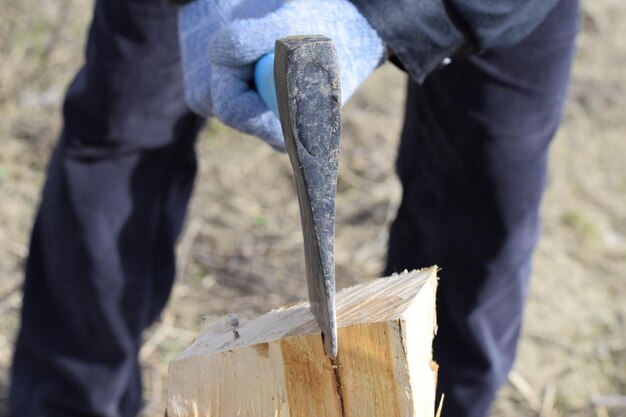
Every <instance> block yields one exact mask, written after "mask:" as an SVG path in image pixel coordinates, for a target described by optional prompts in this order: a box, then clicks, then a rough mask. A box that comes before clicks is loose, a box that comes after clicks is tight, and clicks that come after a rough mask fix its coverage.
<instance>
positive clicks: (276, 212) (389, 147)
mask: <svg viewBox="0 0 626 417" xmlns="http://www.w3.org/2000/svg"><path fill="white" fill-rule="evenodd" d="M584 6H585V16H584V19H583V24H584V25H583V27H584V33H583V35H582V36H581V38H580V41H579V44H580V51H579V54H578V58H577V63H576V68H575V74H574V83H573V87H572V97H571V100H570V103H569V106H568V111H567V114H566V117H565V121H564V125H563V128H562V129H561V131H560V133H559V135H558V138H557V140H556V142H555V144H554V146H553V148H552V161H551V175H550V184H549V189H548V192H547V196H546V200H545V204H544V210H543V221H544V237H543V240H542V242H541V244H540V247H539V250H538V253H537V256H536V261H535V271H534V280H533V285H532V289H531V294H530V300H529V303H528V309H527V318H526V325H525V330H524V335H523V339H522V343H521V346H520V352H519V358H518V361H517V365H516V369H515V372H514V373H513V374H512V377H511V383H510V384H508V385H507V387H505V389H504V390H503V391H502V393H501V395H500V398H499V400H498V402H497V404H496V407H495V410H494V415H496V416H502V417H504V416H510V417H513V416H541V417H557V416H571V417H574V416H576V417H578V416H598V417H605V416H614V417H617V416H624V415H626V408H625V407H624V406H623V401H622V403H620V402H619V401H617V402H615V401H613V402H611V401H607V400H606V398H604V397H602V396H606V395H625V394H626V302H625V301H624V300H626V287H625V286H624V282H625V279H626V163H625V162H624V159H625V156H626V141H625V140H624V132H626V119H625V118H624V115H625V114H626V97H625V96H624V92H625V90H626V38H624V36H623V34H622V33H621V27H622V26H623V24H624V21H625V20H626V3H624V2H623V1H621V0H596V1H595V2H592V1H591V0H589V1H588V2H587V3H585V5H584ZM90 7H91V5H90V4H85V3H84V2H79V1H77V0H50V1H48V2H45V3H44V2H39V1H35V0H22V1H20V2H15V1H11V0H0V10H2V11H3V19H2V23H0V132H1V133H2V136H3V146H2V147H1V148H0V201H2V203H1V204H0V273H1V274H2V276H3V279H2V280H0V316H1V317H2V320H0V409H2V406H1V404H2V403H3V402H4V400H3V399H4V395H5V394H4V392H5V388H6V386H7V384H8V381H7V373H8V367H9V364H10V355H11V346H12V341H13V338H14V336H15V331H16V328H17V325H18V320H19V316H18V309H19V305H20V293H19V285H20V281H21V277H22V270H23V263H24V259H25V256H26V254H27V241H28V234H29V231H30V227H31V221H32V214H33V212H34V209H35V207H36V204H37V200H38V193H39V188H40V186H41V183H42V181H43V171H44V167H45V163H46V161H47V158H48V154H49V151H50V149H51V147H52V146H53V143H54V140H55V136H56V132H57V131H58V128H59V125H60V118H59V106H60V101H61V100H62V96H63V91H64V89H65V86H66V85H67V83H68V81H69V79H70V78H71V76H73V73H74V72H75V71H76V69H77V68H78V67H79V65H80V63H81V61H82V46H83V45H82V44H83V39H84V32H85V28H86V25H87V23H88V20H89V17H90ZM405 82H406V80H405V77H404V75H403V74H402V73H400V72H399V71H397V70H395V69H393V68H391V67H385V68H384V69H383V70H381V71H379V72H378V73H377V74H376V75H375V76H374V77H373V78H372V79H371V80H370V81H369V82H368V84H367V86H366V88H365V89H363V91H361V92H360V93H359V95H358V96H357V97H356V98H355V99H354V100H353V101H352V102H351V104H350V105H349V106H348V108H347V109H346V110H345V112H344V118H345V123H344V131H345V135H344V142H343V150H342V156H341V158H342V160H341V172H340V179H339V188H340V194H339V201H338V205H337V206H338V226H337V227H338V236H337V267H338V270H337V277H338V285H339V286H340V287H344V286H348V285H352V284H354V283H356V282H360V281H362V280H366V279H370V278H372V277H375V276H377V275H378V274H379V271H380V270H381V268H382V261H383V257H384V251H385V244H386V237H387V225H388V223H389V221H390V220H391V219H392V217H393V215H394V212H395V209H396V207H397V204H398V200H399V197H400V189H399V186H398V183H397V181H396V179H395V177H394V175H393V161H394V155H395V147H396V143H397V137H398V135H399V129H400V126H401V118H402V100H403V87H404V84H405ZM198 150H199V154H200V158H201V160H200V162H201V169H200V175H199V178H198V182H197V186H196V191H195V196H194V199H193V201H192V208H191V212H190V216H189V219H188V222H187V228H186V231H185V233H184V236H183V238H182V241H181V244H180V246H179V254H180V261H181V262H180V271H179V272H180V273H179V278H178V283H177V285H176V287H175V289H174V294H173V297H172V299H171V301H170V304H169V307H168V309H167V310H166V311H165V312H164V315H163V319H162V321H161V322H160V323H157V324H156V325H155V326H153V328H151V329H150V331H148V332H147V334H146V344H145V346H144V348H143V349H142V352H141V357H142V359H143V362H144V368H145V380H146V402H147V408H146V412H145V415H146V416H149V417H152V416H160V415H162V412H163V404H164V395H163V393H164V388H165V386H166V384H167V382H166V381H167V379H166V378H167V363H168V361H169V359H170V358H171V357H172V356H173V355H175V354H176V353H177V352H179V351H180V350H182V348H183V347H185V346H186V345H187V344H188V343H189V342H190V341H191V339H192V338H193V337H194V335H195V334H196V333H197V331H198V330H199V329H200V328H201V327H202V326H203V323H204V322H205V320H206V319H207V318H209V319H211V318H214V317H217V316H220V315H223V314H227V313H239V314H243V315H256V314H258V313H261V312H264V311H266V310H268V309H270V308H273V307H277V306H279V305H282V304H284V303H290V302H292V301H296V300H299V299H302V298H304V297H305V295H306V294H305V287H304V284H303V283H304V281H303V277H304V275H303V259H302V243H301V235H300V230H299V218H298V208H297V202H296V200H295V196H294V190H293V185H292V182H291V177H290V168H289V165H288V162H287V159H286V157H285V156H283V155H277V154H275V153H273V152H272V151H271V150H270V149H269V148H268V147H266V146H264V145H262V144H260V143H258V142H257V141H256V140H254V139H251V138H247V137H243V136H240V135H238V134H236V133H234V132H232V131H230V130H228V129H226V128H224V127H222V126H220V125H217V124H215V125H213V126H212V127H211V128H210V129H208V130H207V131H206V133H205V134H204V135H203V138H202V140H201V141H200V143H199V146H198ZM594 398H595V399H596V400H595V401H592V399H594ZM620 404H622V405H621V406H620ZM5 413H6V411H0V416H1V415H5ZM443 414H444V415H445V407H444V413H443Z"/></svg>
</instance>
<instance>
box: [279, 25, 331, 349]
mask: <svg viewBox="0 0 626 417" xmlns="http://www.w3.org/2000/svg"><path fill="white" fill-rule="evenodd" d="M275 54H276V56H275V61H274V79H275V84H276V96H277V99H278V108H279V112H280V120H281V124H282V128H283V134H284V136H285V142H286V144H287V151H288V153H289V159H290V160H291V165H292V167H293V171H294V175H295V180H296V190H297V193H298V201H299V203H300V216H301V220H302V232H303V234H304V254H305V262H306V274H307V283H308V288H309V300H310V304H311V311H312V312H313V316H314V317H315V319H316V320H317V322H318V324H319V326H320V328H321V330H322V338H323V341H324V349H325V350H326V353H327V354H328V355H329V356H330V357H331V358H333V359H334V358H336V356H337V319H336V312H335V200H336V196H337V168H338V165H339V142H340V138H341V97H340V94H341V93H340V86H339V64H338V61H337V53H336V51H335V48H334V46H333V44H332V41H331V40H330V39H328V38H326V37H323V36H291V37H287V38H283V39H280V40H278V41H277V42H276V48H275Z"/></svg>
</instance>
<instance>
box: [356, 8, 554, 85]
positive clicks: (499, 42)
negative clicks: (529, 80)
mask: <svg viewBox="0 0 626 417" xmlns="http://www.w3.org/2000/svg"><path fill="white" fill-rule="evenodd" d="M350 1H351V2H352V3H353V4H354V5H355V6H356V7H357V8H358V9H359V10H360V11H361V13H363V15H364V16H365V17H366V18H367V20H368V21H369V22H370V24H371V25H372V26H373V27H374V28H375V29H376V30H377V31H378V33H379V35H380V36H381V38H383V40H384V41H385V42H386V43H387V45H388V46H389V47H390V48H391V50H392V51H393V53H394V55H395V57H396V59H397V60H398V61H400V63H401V64H402V66H403V67H404V68H405V69H406V70H407V72H408V73H409V74H410V75H411V77H412V78H413V79H414V80H416V81H417V82H422V81H423V80H424V78H425V77H426V76H427V75H428V74H429V73H430V72H432V71H433V70H434V69H435V68H437V67H438V66H439V65H440V63H441V62H442V61H443V60H444V59H445V58H447V57H452V56H456V55H459V54H463V53H470V52H480V51H484V50H488V49H492V48H501V47H506V46H510V45H514V44H515V43H516V42H519V41H521V40H522V39H523V38H524V37H525V36H527V35H529V34H530V33H531V32H532V31H533V29H535V28H536V27H537V26H538V25H539V24H540V23H541V22H542V21H543V19H544V18H545V17H546V16H547V15H548V13H549V12H550V11H551V10H552V9H553V8H554V7H555V6H556V4H557V3H558V1H559V0H393V1H390V0H350Z"/></svg>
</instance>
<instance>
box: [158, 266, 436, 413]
mask: <svg viewBox="0 0 626 417" xmlns="http://www.w3.org/2000/svg"><path fill="white" fill-rule="evenodd" d="M436 273H437V269H436V267H431V268H427V269H423V270H420V271H413V272H404V273H402V274H400V275H394V276H392V277H389V278H381V279H378V280H375V281H372V282H368V283H365V284H362V285H358V286H355V287H352V288H347V289H344V290H342V291H340V292H339V293H338V294H337V318H338V325H339V333H338V340H339V353H338V355H337V362H336V363H335V364H333V363H331V361H330V359H329V358H328V357H327V356H326V354H325V353H324V348H323V345H322V339H321V335H320V330H319V327H318V326H317V324H316V323H315V321H314V319H313V316H312V315H311V312H310V310H309V306H308V303H301V304H297V305H294V306H292V307H288V308H284V309H279V310H275V311H272V312H270V313H267V314H265V315H263V316H261V317H258V318H257V319H254V320H252V321H248V322H246V323H240V324H239V325H238V327H237V328H236V329H235V328H234V326H232V325H231V324H232V323H228V321H227V322H226V324H224V323H218V324H216V325H214V326H211V327H209V328H207V329H206V330H205V331H204V332H203V333H202V334H201V335H200V336H198V338H197V339H196V340H195V341H194V342H193V344H192V345H191V346H190V347H189V348H187V349H186V350H185V351H184V352H183V353H181V354H180V355H179V356H178V357H177V358H175V359H174V360H173V361H172V362H171V363H170V381H169V392H168V406H167V415H168V416H169V417H237V416H241V417H383V416H384V417H409V416H411V417H433V416H434V414H435V410H434V409H435V384H436V374H437V370H436V364H434V362H432V355H431V349H432V339H433V335H434V332H435V330H436V324H435V289H436V286H437V278H436Z"/></svg>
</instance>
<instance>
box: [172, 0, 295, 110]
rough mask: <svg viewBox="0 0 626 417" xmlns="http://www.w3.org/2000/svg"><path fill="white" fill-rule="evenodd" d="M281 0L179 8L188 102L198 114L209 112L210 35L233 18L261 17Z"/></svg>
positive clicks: (207, 2)
mask: <svg viewBox="0 0 626 417" xmlns="http://www.w3.org/2000/svg"><path fill="white" fill-rule="evenodd" d="M282 4H283V1H282V0H195V1H192V2H191V3H189V4H187V5H186V6H183V7H182V8H180V10H179V11H178V33H179V39H180V53H181V61H182V66H183V77H184V83H185V97H186V99H187V104H188V105H189V107H190V108H191V110H193V111H194V112H195V113H197V114H198V115H200V116H204V117H209V116H211V114H212V102H211V88H210V87H211V63H210V62H209V55H208V51H207V47H208V43H209V38H210V36H211V35H212V34H213V33H214V32H216V31H217V30H219V29H220V28H222V27H223V26H225V25H226V24H228V23H229V22H232V21H233V20H235V19H249V18H255V17H261V16H264V15H266V14H267V13H269V12H272V11H274V10H276V9H278V8H279V7H280V6H281V5H282Z"/></svg>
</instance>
